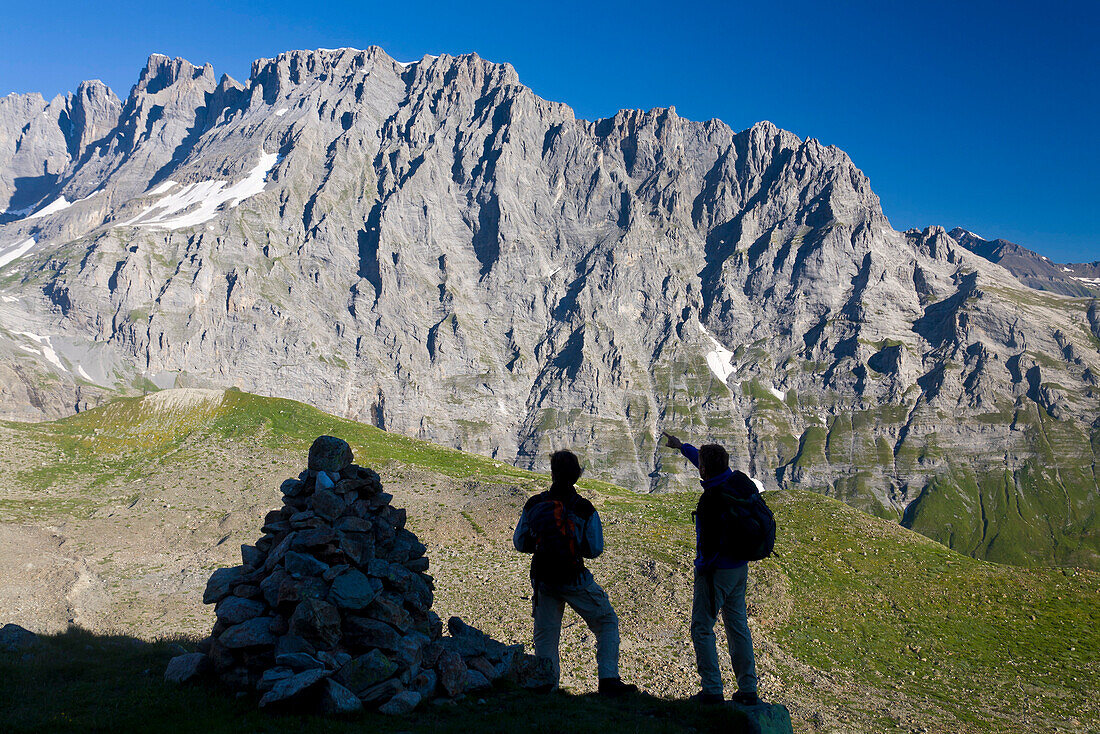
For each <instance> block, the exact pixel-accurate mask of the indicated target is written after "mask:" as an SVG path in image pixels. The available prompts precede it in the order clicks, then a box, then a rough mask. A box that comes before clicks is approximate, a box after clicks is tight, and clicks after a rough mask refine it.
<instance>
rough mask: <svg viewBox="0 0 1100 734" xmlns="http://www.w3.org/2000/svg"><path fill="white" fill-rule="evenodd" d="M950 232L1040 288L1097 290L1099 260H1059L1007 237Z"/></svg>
mask: <svg viewBox="0 0 1100 734" xmlns="http://www.w3.org/2000/svg"><path fill="white" fill-rule="evenodd" d="M948 234H950V235H951V236H952V237H953V238H955V241H956V242H958V243H959V244H960V245H962V246H963V247H965V248H966V249H968V250H970V251H971V252H973V253H974V254H976V255H981V256H982V257H984V258H985V259H986V260H989V261H990V262H994V263H997V264H998V265H1000V266H1001V267H1003V268H1004V269H1006V270H1008V271H1009V272H1010V273H1012V274H1013V275H1015V276H1016V277H1017V278H1018V279H1019V281H1020V282H1021V283H1023V284H1024V285H1026V286H1029V287H1031V288H1035V289H1037V290H1041V291H1052V292H1054V293H1062V294H1064V295H1067V296H1083V297H1091V296H1095V295H1097V294H1098V293H1100V261H1097V262H1093V263H1069V264H1060V263H1056V262H1053V261H1052V260H1051V259H1050V258H1048V257H1046V256H1044V255H1040V254H1039V253H1037V252H1033V251H1032V250H1029V249H1027V248H1026V247H1022V246H1021V245H1017V244H1016V243H1014V242H1009V241H1008V240H1002V239H995V240H986V239H984V238H982V237H980V236H979V235H976V234H974V233H973V232H969V231H967V230H965V229H962V228H961V227H956V228H954V229H953V230H951V231H950V232H949V233H948Z"/></svg>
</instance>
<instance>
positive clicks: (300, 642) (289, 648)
mask: <svg viewBox="0 0 1100 734" xmlns="http://www.w3.org/2000/svg"><path fill="white" fill-rule="evenodd" d="M294 653H305V654H306V655H314V656H316V655H317V654H318V652H317V648H315V647H314V646H313V645H311V644H310V643H309V642H307V641H306V639H305V638H303V637H299V636H298V635H282V636H281V637H279V641H278V642H276V643H275V657H276V659H277V658H278V657H279V656H280V655H291V654H294Z"/></svg>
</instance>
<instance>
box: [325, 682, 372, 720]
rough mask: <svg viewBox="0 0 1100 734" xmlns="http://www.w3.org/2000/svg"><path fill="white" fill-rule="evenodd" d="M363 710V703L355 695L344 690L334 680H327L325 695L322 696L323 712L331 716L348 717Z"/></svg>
mask: <svg viewBox="0 0 1100 734" xmlns="http://www.w3.org/2000/svg"><path fill="white" fill-rule="evenodd" d="M362 710H363V702H362V701H360V700H359V697H358V696H356V695H355V694H354V693H352V692H351V691H349V690H348V689H347V688H344V687H343V686H342V685H340V684H339V683H337V682H336V681H334V680H333V679H332V678H328V679H326V680H325V689H324V693H322V694H321V711H322V712H323V713H326V714H328V715H329V716H346V715H349V714H356V713H359V712H360V711H362Z"/></svg>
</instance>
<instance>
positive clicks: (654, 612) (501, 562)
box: [0, 426, 1013, 733]
mask: <svg viewBox="0 0 1100 734" xmlns="http://www.w3.org/2000/svg"><path fill="white" fill-rule="evenodd" d="M43 451H44V450H43V449H42V448H41V446H40V445H39V444H37V443H35V442H34V441H31V440H27V439H26V436H25V434H24V433H22V432H19V431H14V430H11V429H10V428H7V427H3V426H0V469H2V476H4V477H8V481H7V482H6V483H4V484H0V621H2V622H15V623H17V624H20V625H22V626H24V627H26V628H28V629H31V630H33V631H36V632H56V631H60V630H63V629H65V628H66V627H68V626H69V625H78V626H80V627H83V628H85V629H88V630H91V631H93V632H96V633H123V634H128V635H133V636H135V637H139V638H143V639H155V638H159V637H165V636H176V635H180V634H184V635H191V636H194V637H196V638H198V637H203V636H205V635H206V634H208V633H209V631H210V628H211V626H212V625H213V623H214V614H213V609H212V608H211V607H204V606H203V604H202V601H201V599H202V593H203V589H204V587H205V584H206V580H207V578H208V577H209V575H210V573H211V572H212V571H213V570H214V569H215V568H218V567H220V566H228V565H235V564H237V563H239V562H240V556H239V546H240V545H241V544H242V543H252V542H254V541H255V539H256V538H257V537H258V536H259V534H260V533H259V529H260V526H261V524H262V520H263V516H264V514H265V513H266V512H267V511H268V510H270V509H273V508H276V507H278V506H279V504H280V496H279V492H278V487H279V484H280V482H281V481H282V480H283V479H285V478H287V477H291V476H296V475H297V474H298V473H299V472H300V471H301V470H302V469H303V468H304V465H305V454H304V453H303V452H302V451H299V450H293V451H292V450H289V449H286V450H279V449H276V450H272V449H271V448H270V446H268V445H264V444H263V443H262V442H261V441H260V440H259V439H250V438H245V439H242V440H232V441H227V442H224V443H221V444H211V443H210V442H209V440H208V439H199V438H188V439H186V440H184V441H183V442H182V443H180V444H178V445H176V447H175V448H174V449H173V450H172V451H170V452H169V453H166V454H164V455H163V456H162V457H161V458H160V459H159V460H157V461H156V462H154V463H153V464H151V465H143V466H140V467H137V468H136V469H134V470H132V471H130V472H129V473H127V472H125V471H120V472H119V473H118V474H115V475H110V474H108V475H102V474H100V475H81V474H74V475H72V476H53V477H50V478H49V480H48V481H47V480H46V479H45V478H44V479H43V482H42V486H45V487H47V488H46V489H42V488H41V487H38V488H36V487H35V485H34V481H33V480H34V475H33V467H35V466H36V465H46V464H48V463H49V461H50V460H51V458H52V457H51V456H49V455H48V454H46V453H43ZM28 468H30V469H31V470H32V473H31V474H29V475H28V474H27V473H26V470H27V469H28ZM374 468H375V469H376V470H377V471H379V473H380V475H381V477H382V480H383V484H384V486H385V489H386V491H388V492H390V493H392V494H393V495H394V500H393V504H394V505H395V506H397V507H405V508H407V510H408V517H409V527H410V529H411V530H413V532H415V533H416V534H417V536H418V537H419V538H420V539H421V541H422V542H424V543H425V544H426V545H427V546H428V549H429V550H428V555H429V557H430V559H431V563H432V566H431V569H430V571H429V572H430V573H432V574H433V575H434V577H435V579H436V585H437V590H436V601H435V609H436V611H437V612H438V614H439V615H440V616H441V617H443V618H444V619H446V618H447V617H448V616H449V615H459V616H461V617H462V618H463V619H465V620H467V621H469V622H470V623H471V624H474V625H475V626H478V627H480V628H482V629H484V630H485V631H486V632H488V633H490V634H491V635H493V636H494V637H496V638H497V639H500V640H502V641H504V642H506V643H514V642H521V643H524V644H525V645H527V646H530V645H531V622H530V586H529V583H528V580H527V569H528V558H527V557H525V556H522V555H521V554H518V553H516V552H515V551H514V550H513V549H512V547H511V534H512V530H513V528H514V525H515V522H516V519H517V518H518V515H519V512H520V509H521V507H522V505H523V502H524V501H525V499H526V497H527V496H528V495H529V494H531V493H534V492H535V491H538V490H540V489H541V485H540V484H539V483H538V482H535V481H530V480H514V479H512V478H508V480H507V481H496V480H494V479H493V478H491V477H488V478H481V479H455V478H452V477H448V476H445V475H442V474H437V473H434V472H431V471H426V470H424V469H420V468H416V467H412V466H408V465H405V464H401V463H398V462H391V463H388V464H385V465H381V466H375V467H374ZM17 471H21V472H22V473H21V474H20V476H21V479H20V481H19V482H13V481H11V477H12V476H13V475H14V474H15V473H16V472H17ZM780 499H781V498H780V497H779V496H778V495H777V496H776V501H780ZM594 500H595V502H596V505H597V507H598V508H599V509H600V512H601V516H602V517H603V518H604V523H605V528H606V535H607V548H608V550H607V552H606V553H605V555H604V556H603V557H602V558H600V559H597V560H595V561H593V562H591V564H590V567H591V568H592V570H593V572H594V574H595V576H596V578H597V580H599V581H600V582H601V583H602V584H604V586H605V587H606V588H607V589H608V591H609V593H610V595H611V598H612V601H613V603H614V604H615V606H616V608H617V610H618V613H619V616H620V619H621V627H622V637H623V642H622V672H623V677H624V678H625V679H627V680H630V681H633V682H637V683H638V684H639V685H640V686H641V687H642V688H643V689H644V690H645V691H647V692H650V693H653V694H655V695H659V696H663V697H674V698H679V697H686V696H687V695H690V694H691V693H693V692H694V691H695V690H697V688H696V685H697V677H696V674H695V672H694V655H693V652H692V648H691V644H690V639H689V635H688V614H689V609H690V602H691V578H690V560H691V559H690V557H688V555H687V554H686V553H685V554H684V555H683V556H676V555H669V554H668V553H667V552H663V551H661V552H658V551H655V550H654V549H657V548H666V547H669V543H668V542H667V541H668V539H669V537H671V536H675V537H677V538H680V537H681V536H684V534H685V533H687V532H690V531H689V530H688V529H687V524H686V523H679V524H677V525H676V526H675V527H673V526H672V525H671V524H670V525H669V526H667V527H662V526H661V525H660V523H659V522H658V523H656V524H654V523H648V522H643V521H640V520H639V518H638V516H637V515H636V514H632V513H631V512H628V511H626V510H625V509H624V508H623V506H621V505H620V504H619V503H617V502H616V500H615V497H614V496H610V495H609V496H604V495H598V496H594ZM685 537H686V536H685ZM681 539H683V538H681ZM751 583H752V588H751V589H750V615H751V619H750V625H751V626H752V629H753V632H754V636H755V640H756V646H757V652H758V667H759V672H760V678H761V691H762V693H764V695H765V697H766V698H768V699H769V700H773V701H776V702H782V703H784V704H785V705H787V706H788V708H789V709H790V711H791V714H792V718H793V720H794V722H795V727H796V730H799V731H812V732H838V733H839V732H853V731H863V732H872V731H876V732H877V731H904V732H956V731H987V730H988V729H987V728H986V727H981V726H976V725H975V724H974V723H973V722H964V721H960V720H958V719H957V718H956V717H955V716H954V715H952V714H951V713H950V712H949V711H947V710H946V709H941V708H938V707H934V706H929V704H928V702H927V701H917V700H914V699H912V698H910V697H908V696H907V695H905V694H904V693H901V692H899V691H896V690H894V689H893V688H892V687H891V686H890V685H889V684H888V683H887V684H884V686H883V687H879V688H875V687H869V686H867V685H865V684H860V683H856V682H854V681H852V680H849V679H847V678H846V676H845V675H844V673H843V672H838V673H832V672H827V671H823V670H820V669H816V668H813V667H811V666H810V665H808V664H806V663H805V662H803V661H802V660H800V659H799V658H797V657H795V656H794V655H791V654H788V653H787V652H786V651H785V650H784V649H783V647H782V646H781V645H780V644H779V643H778V642H777V640H776V639H775V636H774V632H775V630H776V628H777V627H778V626H779V625H780V624H781V623H782V622H784V621H785V620H786V619H787V618H788V617H789V615H791V614H792V605H793V602H792V598H791V594H790V593H789V592H790V589H789V588H788V587H789V582H788V580H787V577H786V576H785V575H784V573H783V572H782V571H781V570H780V568H779V566H778V565H776V564H775V563H774V562H772V561H766V562H762V563H759V564H754V566H753V571H752V575H751ZM723 663H724V675H725V678H726V685H727V692H729V691H733V690H735V689H736V686H735V684H734V682H733V675H732V671H731V670H730V669H729V663H728V659H727V660H724V661H723ZM562 672H563V685H564V686H566V687H567V688H568V689H570V690H573V691H577V692H587V691H591V690H594V688H595V682H596V681H595V659H594V639H593V636H592V635H591V633H590V632H589V631H588V630H587V628H586V627H585V626H584V624H583V622H582V621H581V620H580V619H579V618H578V617H577V616H576V615H574V614H573V613H572V612H567V613H566V618H565V623H564V629H563V635H562ZM1004 718H1005V722H1004V723H1005V730H1006V731H1008V730H1011V727H1012V725H1013V722H1012V721H1011V720H1010V716H1008V715H1006V716H1005V717H1004Z"/></svg>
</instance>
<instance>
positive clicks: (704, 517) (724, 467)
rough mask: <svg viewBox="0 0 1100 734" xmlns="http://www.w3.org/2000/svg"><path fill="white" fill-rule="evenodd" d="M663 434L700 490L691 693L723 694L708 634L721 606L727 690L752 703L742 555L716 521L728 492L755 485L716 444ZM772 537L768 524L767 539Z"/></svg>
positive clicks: (747, 492) (713, 698)
mask: <svg viewBox="0 0 1100 734" xmlns="http://www.w3.org/2000/svg"><path fill="white" fill-rule="evenodd" d="M664 436H665V437H666V438H667V439H668V443H667V445H668V446H669V447H670V448H674V449H679V450H680V453H682V454H683V455H684V456H685V457H686V458H687V460H688V461H690V462H691V463H692V464H694V465H695V466H696V467H697V468H698V469H699V477H700V482H699V483H700V484H702V485H703V494H702V496H701V497H700V498H699V505H698V506H697V507H696V510H695V513H694V515H695V549H696V554H695V588H694V594H693V596H692V602H691V642H692V644H693V645H694V646H695V664H696V667H697V668H698V669H699V678H700V680H701V684H702V685H701V687H702V690H701V692H699V693H697V694H695V695H694V696H692V699H693V700H696V701H699V702H700V703H722V702H723V701H724V700H725V697H724V695H723V692H722V673H721V671H720V670H719V669H718V650H717V648H716V646H715V639H714V623H715V622H716V621H717V620H718V611H719V610H721V612H722V621H723V622H724V623H725V626H726V641H727V643H728V644H729V653H730V660H731V662H732V663H733V672H734V674H735V675H736V676H737V688H738V691H737V693H735V694H733V696H732V700H733V701H735V702H737V703H741V704H745V705H752V704H755V703H757V702H758V699H757V696H756V658H755V657H754V656H753V652H752V633H751V632H750V631H749V624H748V615H747V613H746V611H745V588H746V586H747V585H748V578H749V574H748V572H749V568H748V563H747V561H746V558H745V557H743V556H742V557H737V556H738V555H741V554H739V553H735V552H732V551H731V550H729V548H728V547H727V545H726V544H725V543H723V536H724V535H725V530H726V529H725V528H723V527H722V525H721V524H722V523H723V522H724V520H725V515H724V513H725V512H726V506H728V504H729V502H728V498H729V497H733V498H736V499H741V500H745V499H749V498H750V497H751V495H752V494H754V493H755V492H756V491H757V490H756V485H755V484H754V483H753V481H752V479H750V478H749V477H748V476H747V475H745V474H744V473H742V472H734V471H732V470H731V469H730V466H729V454H728V453H727V452H726V450H725V449H724V448H722V447H721V446H719V445H718V444H707V445H705V446H703V447H702V448H701V449H696V448H695V447H694V446H692V445H691V444H689V443H683V442H682V441H680V439H679V438H677V437H676V436H673V435H672V434H670V433H667V432H665V433H664ZM750 488H751V489H750ZM723 495H725V497H724V496H723ZM769 515H770V512H769ZM774 538H775V536H774V525H773V532H772V541H773V542H774ZM770 550H771V549H770V548H768V551H769V552H770Z"/></svg>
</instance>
